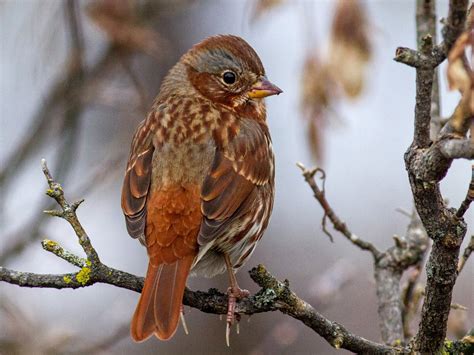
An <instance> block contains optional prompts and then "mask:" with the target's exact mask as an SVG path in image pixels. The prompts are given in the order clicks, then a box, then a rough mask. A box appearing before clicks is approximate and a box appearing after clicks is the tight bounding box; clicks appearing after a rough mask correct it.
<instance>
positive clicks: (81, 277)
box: [76, 262, 91, 286]
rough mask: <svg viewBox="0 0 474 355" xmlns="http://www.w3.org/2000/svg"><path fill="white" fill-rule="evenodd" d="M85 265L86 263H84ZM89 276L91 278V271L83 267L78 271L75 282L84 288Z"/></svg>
mask: <svg viewBox="0 0 474 355" xmlns="http://www.w3.org/2000/svg"><path fill="white" fill-rule="evenodd" d="M86 264H87V262H86ZM90 276H91V269H90V268H88V267H87V266H84V267H83V268H82V269H81V271H79V272H78V273H77V275H76V280H77V282H79V283H80V284H81V285H82V286H85V285H86V284H87V283H88V282H89V280H90Z"/></svg>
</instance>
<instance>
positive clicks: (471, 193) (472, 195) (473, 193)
mask: <svg viewBox="0 0 474 355" xmlns="http://www.w3.org/2000/svg"><path fill="white" fill-rule="evenodd" d="M472 200H474V165H472V175H471V182H470V183H469V188H468V190H467V194H466V198H465V199H464V201H463V202H462V203H461V206H459V209H458V210H457V212H456V217H458V218H462V217H463V216H464V214H465V213H466V211H467V210H468V208H469V205H470V204H471V202H472Z"/></svg>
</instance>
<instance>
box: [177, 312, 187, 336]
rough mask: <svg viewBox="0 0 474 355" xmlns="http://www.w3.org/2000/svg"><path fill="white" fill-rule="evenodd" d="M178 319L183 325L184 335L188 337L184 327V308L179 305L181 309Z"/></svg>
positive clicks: (185, 326)
mask: <svg viewBox="0 0 474 355" xmlns="http://www.w3.org/2000/svg"><path fill="white" fill-rule="evenodd" d="M179 318H180V319H181V324H182V325H183V329H184V333H186V335H189V332H188V326H187V325H186V319H184V306H183V305H181V309H180V310H179Z"/></svg>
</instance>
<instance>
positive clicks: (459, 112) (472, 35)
mask: <svg viewBox="0 0 474 355" xmlns="http://www.w3.org/2000/svg"><path fill="white" fill-rule="evenodd" d="M473 16H474V14H473V13H472V11H471V14H470V21H469V23H470V27H469V28H468V29H467V30H466V31H465V32H464V33H463V34H461V36H459V38H458V39H457V40H456V43H455V44H454V46H453V48H452V49H451V51H450V52H449V55H448V68H447V77H448V84H449V88H450V90H459V92H460V93H461V95H462V97H461V100H460V102H459V104H458V106H457V107H456V110H455V111H454V113H453V115H452V116H451V124H452V126H453V128H454V130H455V131H456V132H460V133H463V132H465V131H466V129H467V128H468V127H469V126H467V127H466V125H469V124H470V125H471V138H472V133H474V132H472V120H473V115H474V70H473V68H472V65H473V61H474V58H473V57H474V21H472V19H471V18H472V17H473ZM469 51H470V53H471V60H470V61H469V60H468V56H467V54H468V53H469ZM469 120H471V123H469Z"/></svg>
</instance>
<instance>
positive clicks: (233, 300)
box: [225, 286, 250, 346]
mask: <svg viewBox="0 0 474 355" xmlns="http://www.w3.org/2000/svg"><path fill="white" fill-rule="evenodd" d="M227 296H228V299H229V300H228V302H227V317H226V322H227V325H226V329H225V341H226V344H227V346H230V340H229V338H230V327H231V326H232V324H234V322H235V321H237V322H239V321H240V314H238V313H235V305H236V304H237V300H240V299H242V298H245V297H248V296H250V292H249V291H247V290H242V289H241V288H240V287H238V286H237V287H229V288H228V289H227ZM238 333H239V324H238V323H237V334H238Z"/></svg>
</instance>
